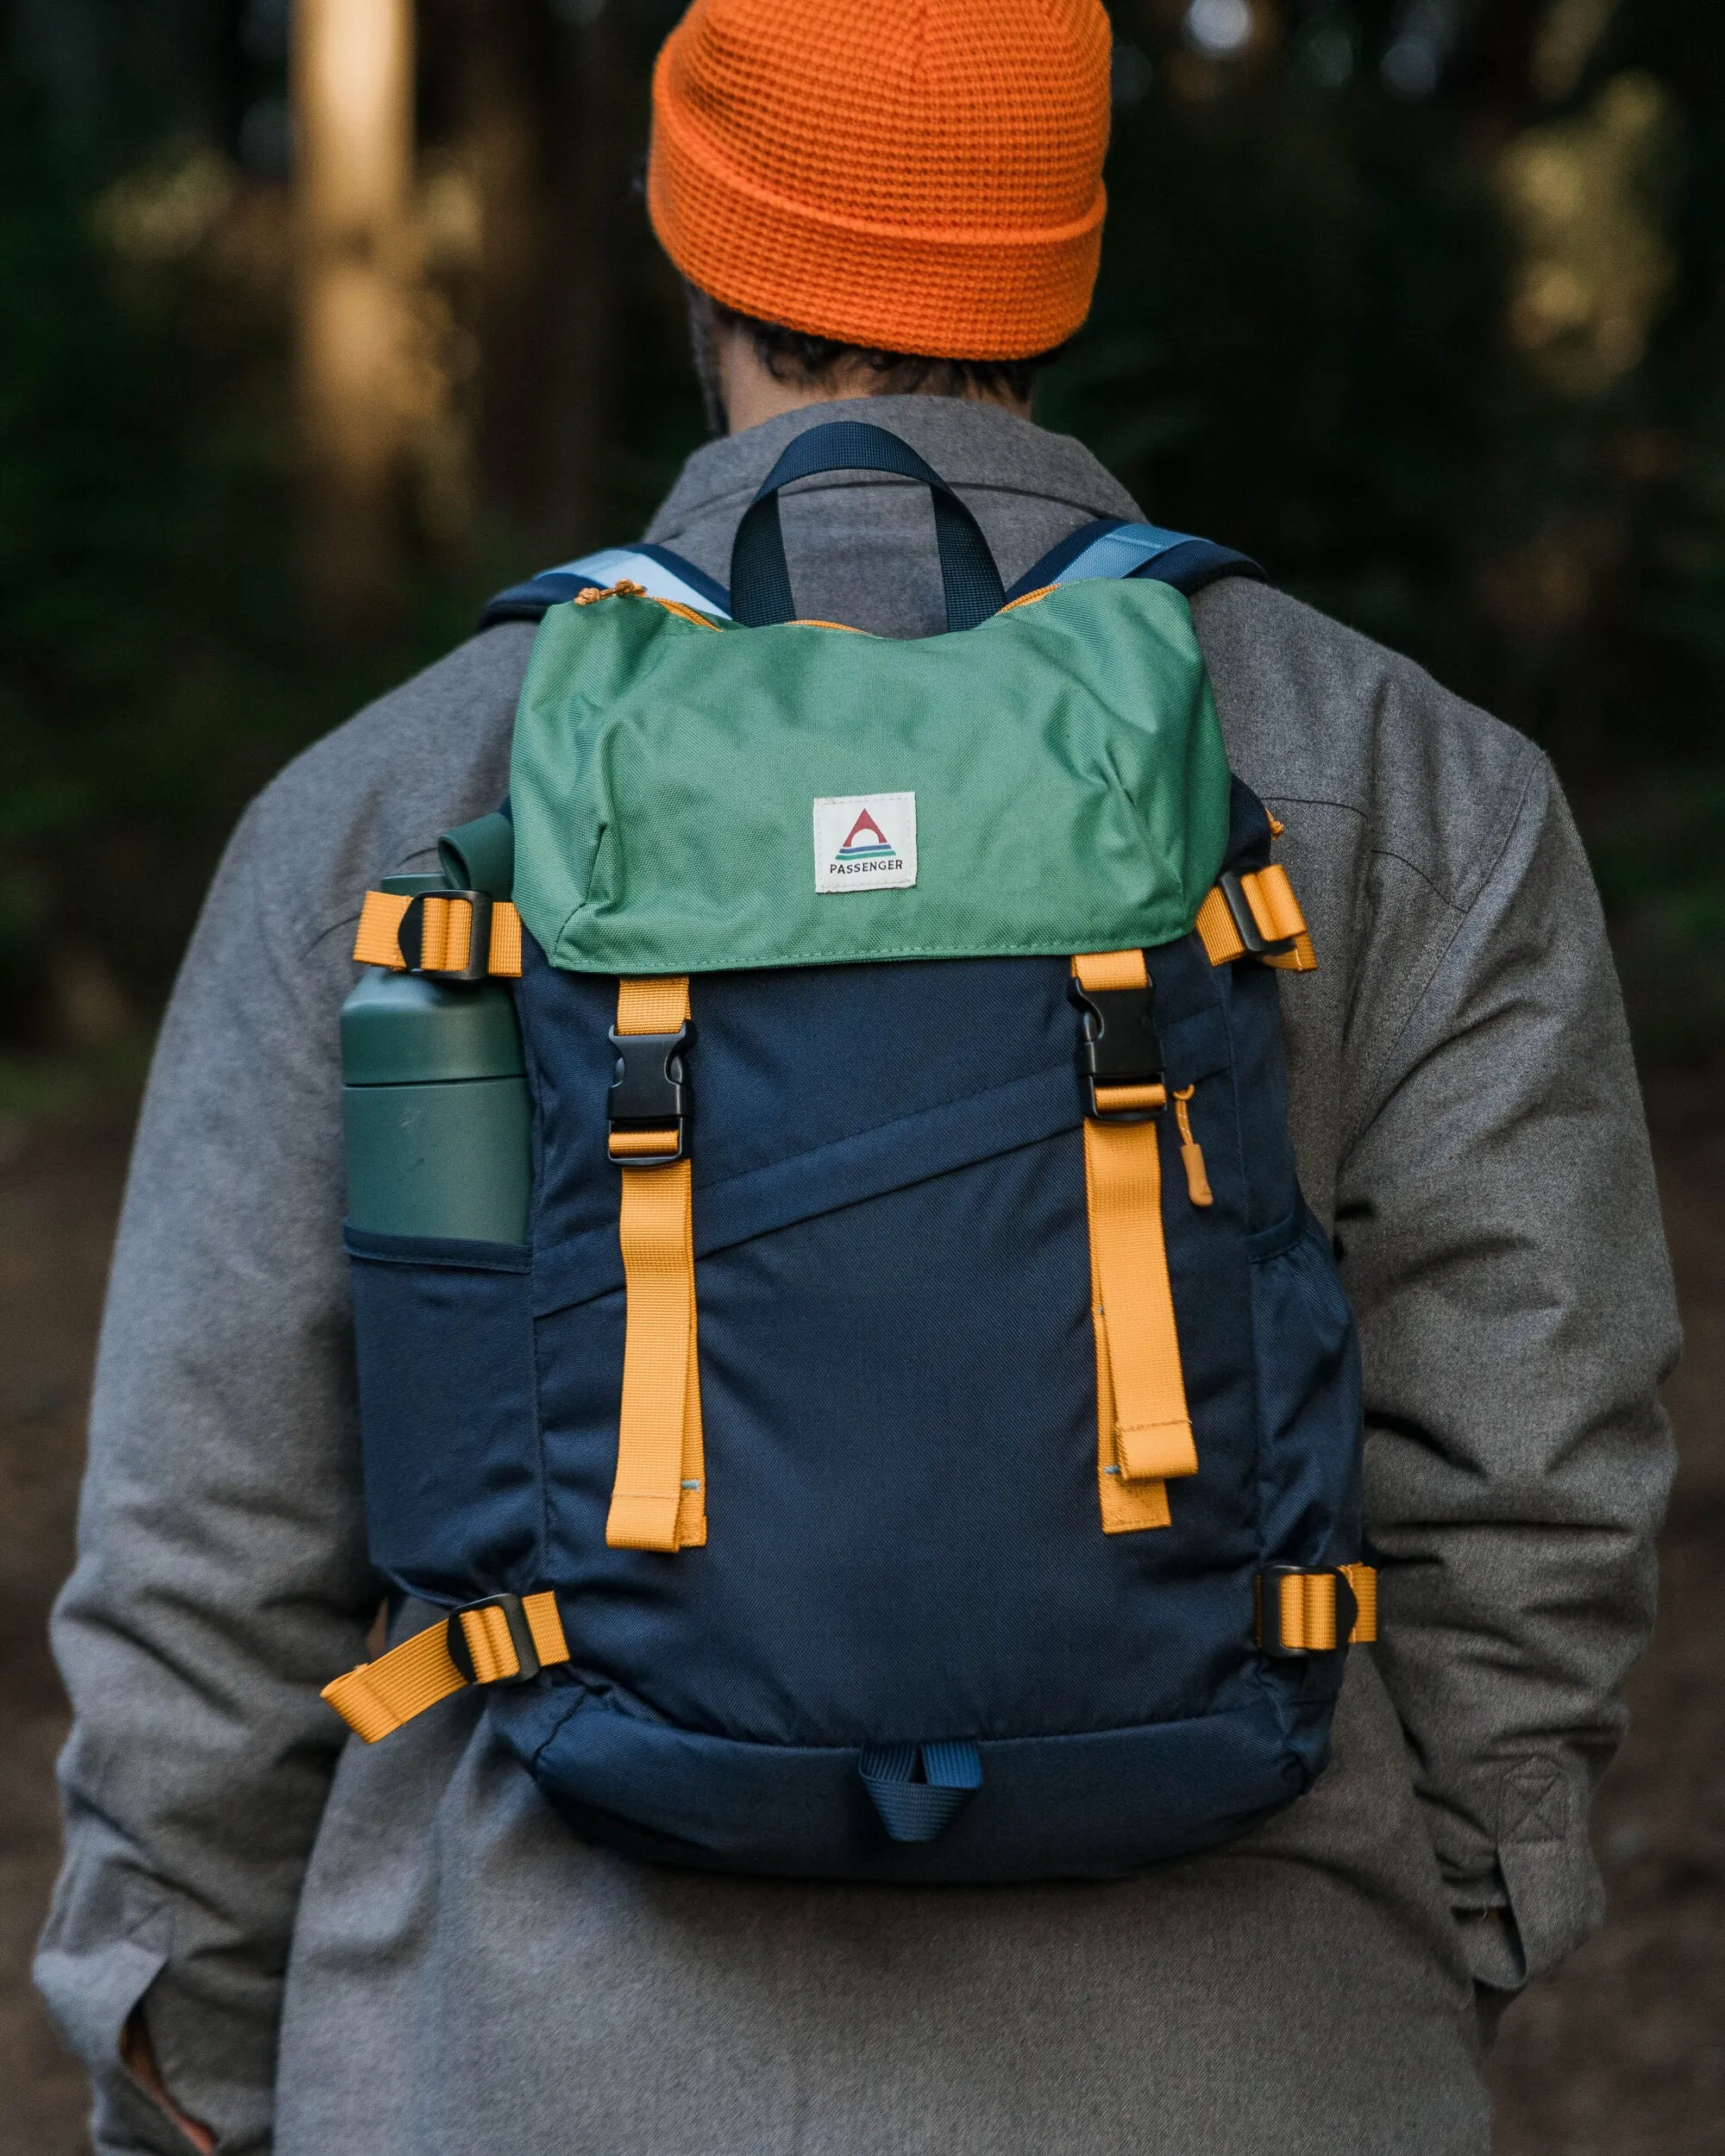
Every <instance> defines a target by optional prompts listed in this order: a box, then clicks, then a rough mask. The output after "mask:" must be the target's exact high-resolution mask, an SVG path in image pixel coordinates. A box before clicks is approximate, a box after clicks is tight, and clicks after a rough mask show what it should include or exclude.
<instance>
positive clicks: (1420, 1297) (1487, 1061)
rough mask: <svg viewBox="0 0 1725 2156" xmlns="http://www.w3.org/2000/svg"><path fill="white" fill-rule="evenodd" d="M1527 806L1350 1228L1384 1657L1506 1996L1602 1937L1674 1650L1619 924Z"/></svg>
mask: <svg viewBox="0 0 1725 2156" xmlns="http://www.w3.org/2000/svg"><path fill="white" fill-rule="evenodd" d="M1516 777H1517V781H1518V784H1519V785H1520V787H1521V799H1520V805H1519V808H1517V809H1516V810H1515V813H1514V815H1513V817H1512V818H1510V819H1509V824H1508V836H1507V839H1506V838H1505V837H1503V835H1502V834H1503V829H1504V827H1503V825H1502V824H1500V825H1499V826H1498V832H1497V835H1496V837H1494V839H1493V841H1492V842H1491V843H1492V845H1493V848H1494V849H1496V857H1495V859H1492V860H1490V861H1486V862H1480V863H1478V864H1477V878H1475V879H1471V880H1470V881H1471V882H1472V896H1471V899H1470V901H1469V902H1468V903H1467V904H1466V906H1465V908H1457V909H1454V910H1453V911H1452V914H1451V918H1449V920H1448V922H1447V924H1446V927H1445V929H1444V935H1445V937H1446V939H1447V940H1446V945H1445V947H1444V948H1443V949H1442V952H1441V956H1440V957H1439V959H1438V962H1437V963H1436V966H1435V968H1434V970H1433V972H1432V973H1431V975H1430V977H1429V979H1428V981H1427V985H1426V987H1425V988H1424V990H1423V993H1421V995H1420V998H1419V1000H1418V1001H1417V1003H1416V1004H1415V1007H1414V1009H1413V1011H1412V1014H1411V1016H1410V1017H1408V1018H1407V1020H1406V1022H1405V1023H1404V1024H1402V1025H1401V1027H1400V1030H1399V1032H1398V1033H1397V1035H1396V1038H1395V1039H1394V1041H1393V1043H1392V1044H1389V1046H1388V1048H1387V1050H1385V1051H1384V1052H1383V1056H1382V1061H1381V1066H1380V1068H1379V1069H1377V1072H1376V1073H1375V1074H1374V1075H1372V1077H1371V1083H1370V1086H1369V1089H1368V1091H1367V1094H1366V1096H1365V1097H1366V1099H1367V1100H1368V1101H1369V1103H1370V1106H1369V1109H1368V1112H1367V1113H1366V1115H1365V1116H1364V1119H1363V1124H1362V1127H1361V1128H1360V1129H1359V1130H1358V1133H1357V1135H1356V1136H1355V1137H1354V1138H1352V1142H1351V1143H1350V1144H1347V1146H1346V1150H1345V1152H1344V1155H1343V1157H1342V1159H1341V1161H1340V1163H1339V1174H1338V1180H1337V1209H1336V1223H1337V1234H1338V1238H1339V1245H1340V1249H1341V1252H1342V1267H1343V1276H1344V1279H1345V1281H1346V1286H1347V1288H1348V1290H1349V1293H1350V1294H1351V1296H1352V1300H1353V1303H1354V1307H1355V1309H1356V1312H1357V1313H1358V1319H1359V1326H1360V1334H1361V1345H1362V1351H1363V1355H1364V1379H1365V1420H1366V1453H1365V1477H1366V1481H1365V1487H1366V1528H1367V1535H1368V1539H1369V1540H1370V1542H1371V1544H1372V1545H1374V1547H1375V1550H1376V1552H1377V1557H1378V1559H1379V1563H1380V1565H1381V1567H1382V1578H1381V1594H1382V1617H1381V1644H1380V1645H1379V1646H1378V1648H1377V1655H1378V1658H1379V1664H1380V1666H1381V1668H1382V1670H1383V1675H1384V1677H1385V1680H1386V1682H1387V1683H1388V1686H1389V1691H1390V1694H1391V1696H1392V1698H1393V1699H1394V1701H1395V1702H1396V1708H1397V1711H1398V1712H1399V1714H1400V1715H1401V1719H1402V1724H1403V1727H1404V1728H1405V1730H1406V1733H1407V1736H1408V1743H1409V1745H1410V1746H1411V1749H1412V1753H1413V1758H1414V1762H1415V1773H1416V1776H1417V1778H1418V1783H1419V1788H1420V1790H1421V1796H1423V1798H1424V1800H1425V1803H1426V1807H1427V1814H1428V1817H1429V1820H1430V1822H1431V1826H1432V1831H1433V1839H1434V1841H1435V1844H1436V1847H1437V1851H1438V1854H1439V1858H1440V1863H1441V1865H1442V1867H1443V1870H1444V1873H1445V1876H1446V1880H1447V1882H1448V1884H1449V1888H1450V1893H1451V1898H1452V1903H1453V1906H1454V1907H1455V1908H1456V1911H1457V1915H1458V1919H1459V1920H1460V1921H1461V1922H1462V1924H1463V1927H1464V1930H1465V1934H1466V1936H1467V1938H1468V1941H1469V1945H1470V1949H1471V1955H1472V1959H1473V1965H1474V1973H1475V1975H1476V1977H1477V1978H1478V1979H1479V1980H1480V1981H1481V1982H1482V1983H1484V1984H1490V1985H1493V1986H1498V1987H1503V1988H1513V1987H1514V1986H1515V1985H1516V1984H1520V1983H1521V1982H1523V1981H1525V1979H1526V1978H1527V1976H1529V1975H1533V1974H1537V1973H1539V1972H1540V1971H1542V1970H1544V1969H1546V1968H1549V1967H1551V1966H1552V1965H1554V1964H1555V1963H1556V1962H1557V1961H1558V1960H1559V1959H1561V1958H1562V1956H1564V1955H1565V1953H1567V1952H1569V1951H1570V1950H1571V1948H1572V1947H1574V1946H1577V1945H1578V1943H1579V1942H1580V1941H1581V1940H1583V1939H1584V1938H1585V1937H1586V1936H1587V1935H1588V1934H1589V1933H1590V1931H1592V1930H1593V1929H1594V1928H1595V1927H1596V1926H1597V1924H1598V1923H1599V1921H1600V1920H1601V1916H1602V1915H1603V1896H1602V1893H1601V1889H1600V1883H1599V1879H1598V1875H1597V1873H1596V1870H1595V1868H1594V1865H1593V1862H1592V1858H1591V1856H1590V1851H1589V1847H1588V1841H1587V1808H1588V1801H1589V1796H1590V1790H1591V1787H1592V1784H1593V1783H1594V1782H1595V1781H1596V1778H1597V1777H1598V1776H1599V1774H1600V1773H1601V1771H1603V1768H1604V1767H1605V1765H1606V1764H1607V1763H1608V1762H1609V1759H1610V1758H1611V1756H1612V1754H1613V1752H1615V1749H1616V1746H1617V1745H1618V1743H1619V1741H1620V1740H1621V1739H1622V1732H1623V1727H1624V1722H1625V1712H1624V1708H1623V1706H1622V1702H1621V1700H1620V1698H1619V1695H1618V1687H1619V1684H1620V1683H1621V1680H1622V1677H1623V1675H1624V1672H1625V1671H1626V1670H1627V1669H1628V1666H1629V1664H1631V1663H1632V1662H1633V1661H1634V1658H1635V1657H1636V1656H1637V1655H1638V1654H1639V1653H1640V1651H1641V1649H1642V1647H1643V1646H1644V1645H1645V1644H1646V1642H1647V1635H1648V1633H1649V1630H1650V1628H1651V1626H1652V1622H1653V1595H1654V1557H1653V1536H1654V1533H1655V1532H1656V1530H1657V1528H1658V1526H1659V1520H1660V1518H1661V1515H1662V1514H1663V1510H1664V1507H1665V1498H1666V1495H1667V1493H1668V1490H1669V1488H1670V1482H1671V1476H1672V1466H1673V1459H1672V1445H1671V1441H1670V1435H1669V1432H1668V1429H1667V1426H1666V1423H1665V1416H1664V1414H1663V1413H1662V1411H1661V1409H1660V1407H1659V1401H1658V1397H1657V1388H1658V1386H1659V1382H1660V1381H1661V1379H1662V1378H1663V1377H1664V1376H1665V1375H1666V1374H1667V1373H1668V1372H1669V1370H1670V1369H1671V1368H1672V1363H1674V1361H1675V1359H1676V1356H1677V1352H1678V1331H1677V1322H1676V1313H1675V1307H1674V1301H1673V1296H1672V1283H1671V1276H1670V1270H1669V1266H1668V1263H1667V1260H1666V1256H1665V1244H1664V1238H1663V1235H1662V1232H1661V1228H1660V1222H1659V1208H1658V1202H1657V1198H1656V1194H1655V1191H1654V1186H1653V1170H1652V1163H1651V1159H1650V1156H1649V1150H1648V1144H1647V1131H1646V1127H1645V1123H1644V1119H1643V1115H1642V1110H1641V1105H1640V1094H1639V1091H1638V1088H1637V1085H1636V1080H1635V1072H1634V1063H1633V1061H1632V1059H1631V1056H1630V1050H1629V1043H1628V1032H1627V1029H1626V1026H1625V1024H1624V1019H1623V1013H1622V1001H1621V998H1620V995H1619V993H1618V988H1617V983H1616V978H1615V973H1614V970H1613V967H1612V962H1611V956H1610V952H1609V947H1608V944H1607V942H1606V938H1605V931H1604V924H1603V918H1602V916H1601V912H1600V907H1599V903H1598V899H1597V898H1596V893H1595V891H1594V887H1593V882H1592V879H1591V876H1590V873H1589V870H1588V866H1587V862H1586V858H1585V856H1584V853H1583V851H1582V849H1581V845H1580V843H1579V840H1578V837H1577V835H1576V831H1575V829H1574V826H1573V824H1572V823H1571V819H1570V817H1569V813H1568V811H1567V809H1566V807H1565V804H1564V801H1563V799H1562V797H1561V795H1560V793H1559V790H1558V788H1557V786H1556V783H1555V780H1553V777H1552V774H1551V772H1550V769H1549V767H1548V766H1547V765H1546V763H1545V761H1544V759H1543V758H1542V757H1540V756H1538V755H1535V754H1533V753H1531V752H1530V753H1529V754H1528V755H1527V759H1526V761H1524V763H1523V764H1522V766H1521V769H1520V771H1519V772H1518V773H1517V774H1516ZM1362 1030H1363V1031H1369V1029H1362Z"/></svg>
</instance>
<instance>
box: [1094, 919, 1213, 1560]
mask: <svg viewBox="0 0 1725 2156" xmlns="http://www.w3.org/2000/svg"><path fill="white" fill-rule="evenodd" d="M1072 970H1073V972H1074V973H1075V974H1076V975H1077V977H1078V983H1079V986H1080V987H1083V988H1087V989H1098V990H1100V989H1110V988H1141V987H1145V984H1146V982H1147V981H1148V980H1149V975H1148V973H1147V972H1146V970H1145V962H1144V953H1143V952H1142V951H1141V950H1126V951H1095V952H1091V953H1089V954H1088V955H1087V956H1083V957H1079V958H1075V959H1074V960H1073V961H1072ZM1152 1094H1156V1095H1159V1096H1160V1097H1159V1098H1158V1099H1152V1098H1151V1095H1152ZM1096 1099H1097V1105H1098V1106H1100V1107H1101V1108H1102V1109H1103V1110H1104V1111H1107V1110H1108V1109H1110V1108H1113V1109H1114V1110H1115V1111H1116V1112H1120V1111H1123V1110H1125V1109H1127V1108H1133V1109H1143V1108H1151V1109H1155V1108H1158V1107H1165V1106H1166V1105H1167V1095H1166V1094H1165V1093H1164V1091H1163V1088H1162V1087H1159V1086H1157V1087H1115V1088H1108V1087H1098V1088H1097V1093H1096ZM1084 1194H1085V1201H1086V1204H1087V1206H1088V1212H1089V1218H1090V1311H1091V1316H1092V1320H1093V1322H1094V1325H1095V1335H1096V1456H1097V1457H1096V1470H1097V1473H1096V1479H1097V1484H1098V1487H1099V1489H1100V1491H1101V1507H1102V1528H1103V1532H1105V1533H1107V1534H1131V1533H1134V1532H1137V1531H1138V1530H1139V1529H1141V1528H1145V1527H1165V1526H1167V1525H1168V1524H1169V1519H1170V1514H1169V1509H1168V1492H1167V1490H1166V1489H1165V1488H1164V1483H1165V1482H1167V1481H1168V1480H1169V1479H1170V1478H1171V1477H1173V1476H1181V1475H1195V1474H1196V1473H1197V1471H1198V1454H1197V1450H1196V1448H1195V1445H1194V1444H1193V1441H1192V1419H1191V1416H1190V1414H1189V1412H1188V1410H1187V1406H1186V1382H1185V1379H1184V1377H1183V1376H1182V1374H1181V1369H1180V1338H1179V1334H1178V1332H1177V1331H1176V1326H1175V1319H1174V1289H1173V1285H1172V1283H1171V1282H1170V1279H1169V1276H1168V1250H1167V1246H1166V1244H1165V1243H1164V1239H1163V1233H1162V1154H1161V1139H1160V1137H1159V1135H1158V1125H1157V1123H1156V1122H1155V1121H1154V1120H1152V1121H1150V1122H1146V1123H1111V1122H1107V1121H1105V1120H1100V1119H1098V1118H1096V1117H1095V1116H1087V1117H1086V1118H1085V1119H1084Z"/></svg>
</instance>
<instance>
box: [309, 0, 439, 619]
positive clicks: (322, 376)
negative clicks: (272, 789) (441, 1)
mask: <svg viewBox="0 0 1725 2156" xmlns="http://www.w3.org/2000/svg"><path fill="white" fill-rule="evenodd" d="M293 103H294V117H295V123H296V129H297V136H298V143H297V153H296V196H297V204H296V206H297V210H298V396H299V422H300V433H301V443H302V448H303V454H304V472H305V484H306V517H305V530H304V545H305V576H306V584H307V587H308V591H309V593H310V596H311V600H312V604H313V608H314V616H313V618H314V621H315V622H316V623H317V624H318V625H319V626H320V627H322V628H323V629H325V630H333V631H335V632H336V633H340V632H342V630H354V629H358V628H361V627H363V626H365V625H367V624H369V623H371V622H374V621H375V620H376V619H378V617H380V615H383V614H386V613H387V611H389V610H390V608H391V606H392V604H393V603H394V601H395V600H396V599H397V597H398V584H399V575H400V558H401V538H402V534H401V530H400V500H401V481H402V464H403V454H404V447H405V407H406V403H407V396H406V384H405V373H406V367H407V362H408V355H409V337H410V315H409V306H408V302H409V299H410V297H411V289H412V285H413V280H414V277H415V272H416V264H415V261H414V240H413V232H414V220H413V215H412V183H413V16H412V7H411V0H298V4H297V7H296V11H295V19H294V39H293Z"/></svg>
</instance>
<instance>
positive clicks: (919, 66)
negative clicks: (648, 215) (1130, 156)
mask: <svg viewBox="0 0 1725 2156" xmlns="http://www.w3.org/2000/svg"><path fill="white" fill-rule="evenodd" d="M1108 63H1109V31H1108V18H1107V15H1106V13H1105V12H1104V11H1103V9H1102V6H1101V0H694V3H693V6H692V7H691V8H690V9H689V11H688V13H687V15H686V16H684V17H683V20H682V21H681V22H680V23H679V24H678V26H677V28H675V29H674V31H673V32H672V34H671V35H670V36H669V38H668V39H667V41H666V42H665V47H664V50H663V51H662V53H660V55H659V62H658V66H657V67H656V68H655V71H654V76H653V151H652V159H651V162H650V165H649V172H648V183H647V199H648V204H649V209H650V210H651V212H652V217H653V225H654V229H655V231H656V232H657V233H658V235H659V238H660V241H661V243H662V245H663V247H664V248H665V251H666V253H667V254H668V255H669V256H670V258H671V260H672V261H673V262H674V263H675V264H676V266H677V267H678V268H679V269H680V270H681V272H682V273H683V275H684V276H685V277H687V279H688V280H689V282H690V283H691V284H693V285H698V286H699V288H700V290H701V291H705V292H710V293H711V294H712V297H713V298H715V299H718V300H720V301H722V302H723V303H724V305H726V306H727V307H731V308H734V309H735V310H736V311H737V313H739V314H745V315H754V316H756V317H759V318H760V319H762V320H763V321H767V322H779V323H784V324H785V326H786V327H787V329H802V330H806V331H808V332H810V333H811V334H812V335H817V336H825V337H834V338H837V339H838V340H840V341H841V342H844V343H847V344H860V345H865V346H868V347H870V348H880V349H881V350H884V351H888V352H913V353H925V354H929V355H931V357H934V358H938V359H962V360H1015V359H1027V358H1029V357H1031V356H1032V354H1036V353H1038V352H1045V351H1047V350H1048V349H1049V348H1051V346H1054V345H1057V344H1058V343H1060V342H1061V341H1062V340H1063V338H1065V337H1069V336H1070V335H1071V334H1072V332H1073V331H1074V330H1075V329H1077V327H1078V326H1079V324H1080V323H1082V321H1083V319H1084V317H1085V316H1086V314H1088V311H1089V307H1090V293H1091V288H1092V287H1093V285H1095V279H1096V262H1097V257H1098V255H1099V254H1100V252H1101V238H1102V216H1103V211H1104V209H1105V207H1106V197H1104V194H1103V191H1102V180H1101V170H1102V154H1103V152H1104V151H1105V150H1106V149H1107V141H1108Z"/></svg>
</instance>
